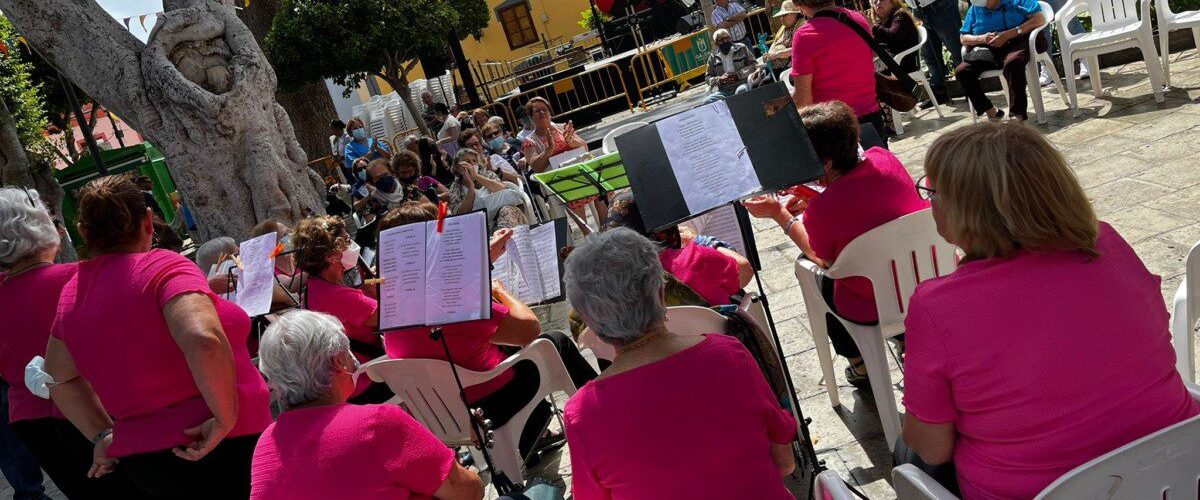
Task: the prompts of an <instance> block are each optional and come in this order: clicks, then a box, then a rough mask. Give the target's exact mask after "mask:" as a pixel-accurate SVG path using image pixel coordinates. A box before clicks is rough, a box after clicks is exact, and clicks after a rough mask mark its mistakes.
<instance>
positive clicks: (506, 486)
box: [429, 326, 518, 495]
mask: <svg viewBox="0 0 1200 500" xmlns="http://www.w3.org/2000/svg"><path fill="white" fill-rule="evenodd" d="M429 338H431V339H433V340H437V341H440V342H441V343H442V350H443V351H444V352H445V353H446V362H448V363H450V373H452V374H453V375H454V384H455V385H457V386H458V395H459V397H461V398H462V401H463V404H464V405H469V404H470V403H468V400H467V391H466V389H465V388H463V384H462V379H461V378H459V376H458V365H456V364H454V358H453V357H452V356H451V355H450V344H449V343H447V342H446V335H445V334H444V333H443V332H442V329H441V327H436V326H435V327H433V328H431V329H430V330H429ZM468 412H469V414H468V415H467V416H468V417H469V420H470V421H471V431H472V432H474V433H475V440H476V441H477V442H478V443H479V451H480V452H481V453H482V454H483V461H484V462H487V466H488V469H491V471H492V485H493V486H495V487H496V491H497V492H498V493H500V494H501V495H507V494H509V493H512V492H515V491H518V488H517V487H516V485H514V484H513V482H512V480H510V479H509V478H508V475H507V474H505V473H504V472H503V471H501V470H499V469H496V466H495V465H494V462H492V454H491V453H489V452H488V449H489V448H491V447H492V430H491V421H490V420H485V419H483V416H484V415H483V410H482V409H479V408H476V409H474V410H470V409H469V410H468Z"/></svg>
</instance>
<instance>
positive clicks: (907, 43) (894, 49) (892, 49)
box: [871, 0, 921, 73]
mask: <svg viewBox="0 0 1200 500" xmlns="http://www.w3.org/2000/svg"><path fill="white" fill-rule="evenodd" d="M904 5H905V4H904V3H903V2H898V1H897V0H872V2H871V13H872V14H873V15H874V16H875V25H873V26H871V35H872V36H874V37H875V41H877V42H879V45H882V46H883V48H884V49H885V50H887V51H888V53H889V54H892V55H895V54H899V53H901V52H904V51H906V50H908V49H911V48H913V47H916V46H917V42H920V41H921V34H920V32H918V31H917V24H916V22H914V21H913V18H912V15H910V14H909V13H908V11H907V10H906V9H905V8H904ZM918 59H919V58H918V57H917V53H916V52H913V53H912V54H909V55H908V57H905V58H904V60H902V61H896V63H897V64H899V65H900V69H901V70H904V71H905V72H908V73H912V72H914V71H917V70H919V69H920V68H921V64H920V61H919V60H918Z"/></svg>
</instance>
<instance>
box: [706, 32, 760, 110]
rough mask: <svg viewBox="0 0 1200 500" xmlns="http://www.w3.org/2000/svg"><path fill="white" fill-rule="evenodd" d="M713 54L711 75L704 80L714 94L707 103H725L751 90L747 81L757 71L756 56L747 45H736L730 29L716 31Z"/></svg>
mask: <svg viewBox="0 0 1200 500" xmlns="http://www.w3.org/2000/svg"><path fill="white" fill-rule="evenodd" d="M713 44H714V45H715V49H713V51H712V54H710V55H709V56H708V72H707V73H705V75H704V77H705V79H706V80H707V81H708V88H709V90H711V91H712V93H711V94H709V96H708V97H707V98H706V99H704V104H708V103H710V102H716V101H721V100H724V99H726V98H729V97H730V96H732V95H734V94H740V93H742V92H745V91H747V90H749V89H750V86H749V85H748V84H747V83H746V79H747V78H748V77H749V76H750V73H753V72H754V68H755V59H754V53H753V52H750V48H749V47H747V46H746V45H745V44H741V43H736V42H734V41H733V38H732V37H730V36H729V30H726V29H719V30H717V31H715V32H713Z"/></svg>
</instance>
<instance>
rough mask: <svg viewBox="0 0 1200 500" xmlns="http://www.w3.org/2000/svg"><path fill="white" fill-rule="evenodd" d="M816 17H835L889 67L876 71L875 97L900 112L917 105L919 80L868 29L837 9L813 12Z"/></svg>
mask: <svg viewBox="0 0 1200 500" xmlns="http://www.w3.org/2000/svg"><path fill="white" fill-rule="evenodd" d="M813 17H814V18H817V17H828V18H830V19H834V20H836V21H838V22H840V23H842V24H844V25H846V26H847V27H849V28H850V29H852V30H854V32H855V33H856V34H858V36H859V38H862V39H863V41H864V42H867V45H868V46H870V47H871V51H872V52H874V53H875V56H876V57H878V58H879V60H880V61H881V62H883V65H884V66H885V67H887V70H888V72H890V73H891V74H890V75H889V74H885V73H883V72H880V71H876V72H875V97H876V98H878V99H879V101H880V102H882V103H884V104H885V105H887V107H889V108H891V109H894V110H896V111H900V112H906V111H912V109H913V108H915V107H917V93H916V92H917V82H916V81H915V80H913V79H912V77H910V76H908V73H907V72H905V71H904V70H902V69H900V65H899V64H897V63H896V60H895V59H893V58H892V55H891V54H888V52H887V51H886V50H884V48H883V47H881V46H880V45H879V43H878V42H876V41H875V38H874V37H872V36H871V34H870V33H868V32H867V30H865V29H863V27H862V25H860V24H858V23H857V22H855V21H854V20H853V19H851V18H850V16H847V15H846V13H844V12H841V11H836V10H823V11H820V12H817V13H816V14H813Z"/></svg>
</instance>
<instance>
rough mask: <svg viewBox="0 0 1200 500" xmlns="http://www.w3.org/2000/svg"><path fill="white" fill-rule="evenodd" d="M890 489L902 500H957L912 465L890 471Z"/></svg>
mask: <svg viewBox="0 0 1200 500" xmlns="http://www.w3.org/2000/svg"><path fill="white" fill-rule="evenodd" d="M892 488H895V490H896V497H897V498H901V499H903V500H923V499H924V500H958V497H956V496H954V495H953V494H951V493H950V491H949V490H947V489H946V488H945V487H944V486H942V485H941V484H938V482H937V481H934V480H933V478H932V477H929V475H928V474H925V473H924V472H922V471H921V469H918V468H916V466H914V465H912V464H904V465H901V466H899V467H896V468H894V469H892Z"/></svg>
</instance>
